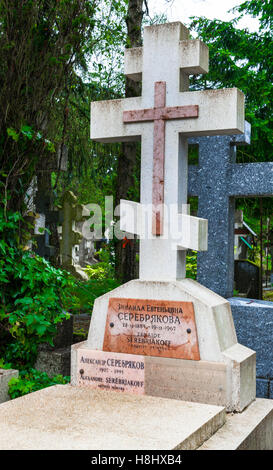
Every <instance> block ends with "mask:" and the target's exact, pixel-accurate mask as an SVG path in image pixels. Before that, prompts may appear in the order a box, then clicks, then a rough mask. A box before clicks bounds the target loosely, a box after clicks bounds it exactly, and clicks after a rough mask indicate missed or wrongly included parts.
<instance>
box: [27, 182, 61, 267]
mask: <svg viewBox="0 0 273 470" xmlns="http://www.w3.org/2000/svg"><path fill="white" fill-rule="evenodd" d="M34 201H35V207H36V213H37V218H36V221H35V227H34V237H35V240H36V244H37V246H34V247H33V250H34V251H35V253H37V254H38V255H39V256H42V257H43V258H45V259H48V260H49V259H50V258H52V257H54V256H55V255H56V254H57V251H56V246H54V245H52V244H51V243H50V234H51V226H52V224H54V225H56V226H58V225H59V224H60V223H62V221H63V217H62V214H61V213H60V211H59V210H58V209H56V210H52V209H51V207H52V197H51V195H50V194H49V193H47V192H46V193H45V192H44V191H37V192H36V194H35V198H34Z"/></svg>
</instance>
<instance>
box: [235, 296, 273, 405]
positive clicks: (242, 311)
mask: <svg viewBox="0 0 273 470" xmlns="http://www.w3.org/2000/svg"><path fill="white" fill-rule="evenodd" d="M228 300H229V302H230V305H231V309H232V316H233V320H234V325H235V329H236V333H237V337H238V341H239V342H240V343H241V344H243V345H245V346H247V347H249V348H252V349H254V350H255V351H256V361H257V371H256V373H257V396H258V397H261V398H262V397H265V398H273V394H272V391H273V360H272V338H273V302H266V301H263V300H256V299H255V300H254V299H243V298H237V297H233V298H230V299H228Z"/></svg>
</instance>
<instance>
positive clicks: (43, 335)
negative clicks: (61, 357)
mask: <svg viewBox="0 0 273 470" xmlns="http://www.w3.org/2000/svg"><path fill="white" fill-rule="evenodd" d="M20 222H21V223H22V217H21V216H20V215H19V214H18V213H11V212H5V211H4V209H3V208H2V207H0V240H1V241H0V299H1V303H0V353H1V355H2V356H3V357H4V358H5V360H6V361H9V362H12V363H16V364H17V366H18V365H21V366H23V365H24V364H33V362H34V360H35V356H36V353H37V346H38V344H39V343H44V342H48V343H50V344H52V338H53V336H54V334H55V333H56V325H57V323H58V322H61V321H62V320H63V319H64V318H66V316H67V314H66V313H65V311H64V309H63V305H64V303H65V302H67V301H68V298H69V297H70V293H69V289H71V288H72V287H73V285H74V281H73V280H72V278H71V277H70V276H69V275H68V273H66V272H64V271H61V270H60V269H55V268H54V267H53V266H51V265H50V263H49V262H47V261H46V260H45V259H44V258H41V257H39V256H36V255H34V254H33V253H31V252H28V251H25V250H23V249H22V247H20V246H19V245H18V238H19V235H18V234H19V232H20Z"/></svg>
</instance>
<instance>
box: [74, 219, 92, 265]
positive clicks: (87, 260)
mask: <svg viewBox="0 0 273 470" xmlns="http://www.w3.org/2000/svg"><path fill="white" fill-rule="evenodd" d="M83 224H84V222H83V221H81V222H76V230H77V232H80V233H81V234H82V238H81V240H80V241H79V244H78V245H77V262H76V264H79V265H80V266H81V267H82V268H85V267H86V266H87V265H92V264H96V263H97V260H96V259H95V252H96V250H95V239H92V240H90V238H89V239H86V238H85V237H84V234H83V232H82V227H83ZM94 238H95V236H94Z"/></svg>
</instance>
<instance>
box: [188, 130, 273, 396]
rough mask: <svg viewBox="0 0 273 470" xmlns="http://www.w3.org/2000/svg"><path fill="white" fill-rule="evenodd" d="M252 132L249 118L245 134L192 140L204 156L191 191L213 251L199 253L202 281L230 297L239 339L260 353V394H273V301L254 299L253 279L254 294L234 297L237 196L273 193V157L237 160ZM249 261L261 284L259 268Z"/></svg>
mask: <svg viewBox="0 0 273 470" xmlns="http://www.w3.org/2000/svg"><path fill="white" fill-rule="evenodd" d="M250 134H251V127H250V125H249V124H248V123H245V132H244V134H243V135H230V136H206V137H198V138H191V139H189V142H190V143H191V144H195V145H196V144H197V145H198V147H199V161H198V165H190V166H189V176H188V185H189V186H188V194H189V195H190V196H198V216H199V217H204V218H206V219H208V251H206V252H202V253H198V255H197V280H198V281H199V282H200V283H201V284H203V285H205V286H206V287H208V288H209V289H211V290H213V291H214V292H216V293H217V294H219V295H221V296H223V297H226V298H227V300H228V301H229V302H230V305H231V310H232V315H233V319H234V324H235V329H236V333H237V337H238V340H239V341H240V343H241V344H243V345H245V346H247V347H249V348H251V349H254V350H255V351H256V353H257V354H256V359H257V370H256V373H257V381H256V385H257V396H258V397H264V398H273V380H272V377H273V368H272V364H273V357H272V337H273V322H272V315H273V308H272V306H273V304H272V302H265V301H254V299H253V298H257V297H259V296H258V295H257V292H255V291H256V290H255V286H253V287H252V286H251V284H250V281H249V280H248V285H250V287H252V289H251V291H254V294H253V295H250V296H249V297H250V298H240V297H233V288H234V278H235V276H234V223H235V212H234V211H235V197H254V196H257V197H263V196H267V197H268V196H273V162H262V163H243V164H238V163H236V148H237V146H239V145H248V144H250ZM238 263H239V261H238V262H237V264H238ZM244 264H246V265H248V266H249V269H252V271H253V272H252V274H251V275H250V280H251V278H252V279H253V278H254V279H255V277H256V281H254V283H255V284H256V286H257V284H259V281H258V280H257V276H259V273H257V270H258V271H259V268H258V267H257V266H255V265H251V263H247V262H246V263H244ZM212 266H213V269H211V267H212ZM240 276H242V273H241V274H240ZM244 278H246V275H244ZM261 338H262V341H261Z"/></svg>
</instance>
